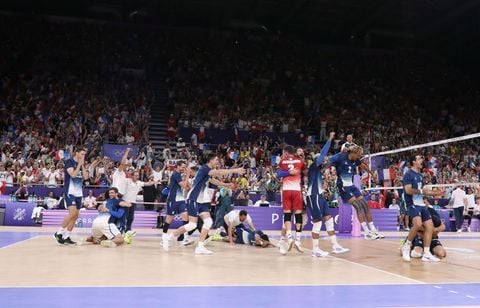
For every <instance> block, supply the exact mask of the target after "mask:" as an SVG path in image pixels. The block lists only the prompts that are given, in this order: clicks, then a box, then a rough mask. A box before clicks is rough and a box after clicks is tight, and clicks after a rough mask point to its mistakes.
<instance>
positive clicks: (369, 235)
mask: <svg viewBox="0 0 480 308" xmlns="http://www.w3.org/2000/svg"><path fill="white" fill-rule="evenodd" d="M363 237H364V238H365V239H366V240H369V241H373V240H376V239H378V236H377V235H376V234H375V233H373V232H368V233H365V235H364V236H363Z"/></svg>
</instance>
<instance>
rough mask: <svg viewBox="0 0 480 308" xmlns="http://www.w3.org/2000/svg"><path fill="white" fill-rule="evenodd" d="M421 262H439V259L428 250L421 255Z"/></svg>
mask: <svg viewBox="0 0 480 308" xmlns="http://www.w3.org/2000/svg"><path fill="white" fill-rule="evenodd" d="M422 261H423V262H440V259H439V258H437V257H436V256H434V255H432V254H431V253H430V252H428V253H424V254H423V257H422Z"/></svg>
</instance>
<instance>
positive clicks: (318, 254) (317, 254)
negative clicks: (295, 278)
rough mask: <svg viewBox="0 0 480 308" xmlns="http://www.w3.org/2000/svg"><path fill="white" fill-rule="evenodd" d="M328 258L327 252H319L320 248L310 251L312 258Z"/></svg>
mask: <svg viewBox="0 0 480 308" xmlns="http://www.w3.org/2000/svg"><path fill="white" fill-rule="evenodd" d="M326 256H328V252H327V251H323V250H321V249H320V248H315V249H314V250H313V251H312V257H316V258H324V257H326Z"/></svg>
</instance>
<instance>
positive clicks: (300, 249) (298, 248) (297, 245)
mask: <svg viewBox="0 0 480 308" xmlns="http://www.w3.org/2000/svg"><path fill="white" fill-rule="evenodd" d="M293 246H295V249H297V251H298V252H300V253H304V252H305V251H304V250H303V248H302V243H301V242H300V241H295V243H294V244H293Z"/></svg>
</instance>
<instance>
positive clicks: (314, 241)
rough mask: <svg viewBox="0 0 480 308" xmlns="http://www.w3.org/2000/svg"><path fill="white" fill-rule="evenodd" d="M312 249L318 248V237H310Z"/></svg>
mask: <svg viewBox="0 0 480 308" xmlns="http://www.w3.org/2000/svg"><path fill="white" fill-rule="evenodd" d="M312 245H313V250H315V249H318V238H314V239H312Z"/></svg>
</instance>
